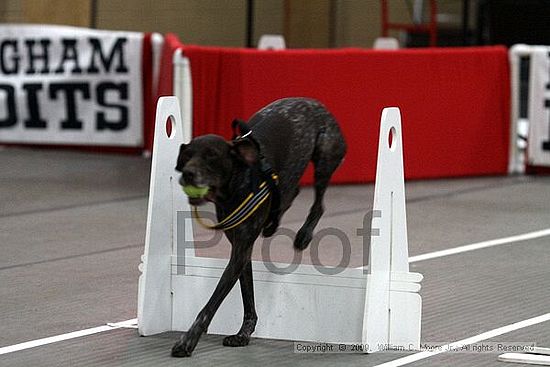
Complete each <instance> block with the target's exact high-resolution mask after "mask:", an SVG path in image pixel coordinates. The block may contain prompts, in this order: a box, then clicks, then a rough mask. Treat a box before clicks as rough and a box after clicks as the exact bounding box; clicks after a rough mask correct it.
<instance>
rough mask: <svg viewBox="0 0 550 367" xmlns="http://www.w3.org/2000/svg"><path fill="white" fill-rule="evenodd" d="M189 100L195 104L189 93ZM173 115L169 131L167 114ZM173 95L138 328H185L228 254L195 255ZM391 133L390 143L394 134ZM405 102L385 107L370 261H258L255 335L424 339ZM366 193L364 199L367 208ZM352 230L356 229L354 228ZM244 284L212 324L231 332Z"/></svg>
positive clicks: (154, 189) (390, 342) (160, 140)
mask: <svg viewBox="0 0 550 367" xmlns="http://www.w3.org/2000/svg"><path fill="white" fill-rule="evenodd" d="M186 105H190V104H189V103H186ZM167 120H170V121H172V122H173V129H172V135H171V136H170V137H168V135H167V132H166V122H167ZM190 124H191V118H190V114H189V113H186V114H185V119H184V120H183V121H182V119H181V117H180V108H179V103H178V100H177V98H176V97H163V98H161V99H160V100H159V103H158V106H157V115H156V126H155V142H154V148H153V157H152V159H153V162H152V171H151V187H150V193H149V208H148V216H147V232H146V240H145V253H144V255H143V256H142V264H141V265H140V270H141V271H142V274H141V276H140V280H139V297H138V329H139V333H140V334H141V335H152V334H156V333H160V332H164V331H170V330H179V331H186V330H187V329H188V328H189V327H190V326H191V324H192V322H193V321H194V319H195V317H196V316H197V314H198V312H199V311H200V310H201V308H202V307H203V306H204V305H205V304H206V302H207V301H208V299H209V297H210V296H211V294H212V292H213V291H214V288H215V286H216V284H217V282H218V280H219V278H220V276H221V274H222V272H223V270H224V268H225V266H226V264H227V260H224V259H214V258H205V257H197V256H195V249H194V247H193V231H192V225H193V222H192V219H191V215H190V214H189V213H190V208H189V204H188V201H187V197H186V196H185V194H184V193H183V191H182V189H181V187H180V185H179V184H178V179H179V175H178V174H177V173H176V171H175V170H174V167H175V165H176V158H177V155H178V151H179V146H180V144H181V143H183V142H184V141H185V142H186V141H188V140H189V139H190V131H191V128H190V126H191V125H190ZM390 134H391V135H392V138H391V145H390V143H389V135H390ZM402 154H403V150H402V139H401V116H400V113H399V109H397V108H386V109H384V111H383V112H382V121H381V127H380V140H379V148H378V166H377V174H376V188H375V198H374V212H373V213H374V215H373V219H372V229H373V233H372V234H371V246H370V248H369V262H370V264H369V266H368V267H367V268H364V269H363V268H357V269H355V268H346V269H338V270H340V271H333V273H335V274H331V275H327V274H322V273H321V272H319V271H318V269H317V268H316V267H315V266H313V265H305V264H297V265H296V266H295V267H294V268H293V270H292V271H286V272H284V273H281V272H280V271H277V272H275V271H273V269H274V267H277V268H279V269H283V268H288V264H278V263H264V262H262V261H253V266H252V268H253V273H254V290H255V299H256V310H257V313H258V325H257V327H256V332H255V333H254V334H253V336H254V337H259V338H272V339H285V340H293V341H312V342H327V343H338V344H342V343H345V344H361V345H363V346H366V348H364V351H366V352H376V351H379V350H382V349H387V348H388V347H390V348H392V347H403V348H408V349H410V348H416V349H418V348H419V346H420V317H421V298H420V295H419V294H418V291H419V290H420V284H419V282H420V281H421V280H422V275H420V274H417V273H411V272H409V263H408V244H407V225H406V213H405V191H404V178H403V156H402ZM367 207H368V203H365V208H367ZM350 235H355V233H354V234H350ZM238 287H239V285H238V283H237V285H236V286H235V287H234V289H233V290H232V291H231V293H230V294H229V296H228V297H227V298H226V299H225V301H224V302H223V304H222V306H221V307H220V309H219V310H218V312H217V314H216V316H215V317H214V319H213V320H212V323H211V324H210V327H209V328H208V332H209V333H213V334H228V335H229V334H234V333H235V332H236V331H237V330H238V329H239V327H240V325H241V321H242V313H243V311H242V302H241V295H240V290H239V289H238Z"/></svg>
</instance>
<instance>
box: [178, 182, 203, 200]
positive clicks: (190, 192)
mask: <svg viewBox="0 0 550 367" xmlns="http://www.w3.org/2000/svg"><path fill="white" fill-rule="evenodd" d="M183 191H184V192H185V193H186V194H187V196H189V197H190V198H194V199H198V198H203V197H204V196H205V195H206V194H207V193H208V187H197V186H193V185H185V186H183Z"/></svg>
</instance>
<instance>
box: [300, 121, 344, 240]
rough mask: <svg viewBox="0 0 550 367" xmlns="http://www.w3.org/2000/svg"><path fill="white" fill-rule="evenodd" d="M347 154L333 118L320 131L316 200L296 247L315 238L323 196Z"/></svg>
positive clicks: (314, 158) (316, 167)
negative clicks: (314, 232)
mask: <svg viewBox="0 0 550 367" xmlns="http://www.w3.org/2000/svg"><path fill="white" fill-rule="evenodd" d="M345 154H346V143H345V141H344V138H343V136H342V133H341V132H340V128H339V127H338V125H336V122H335V121H334V120H332V119H329V120H328V121H327V126H325V128H324V131H322V132H320V133H319V136H318V138H317V143H316V145H315V151H314V152H313V156H312V159H311V160H312V161H313V165H314V167H315V170H314V178H315V200H314V202H313V205H312V206H311V208H310V210H309V214H308V216H307V218H306V221H305V223H304V224H303V225H302V228H300V230H299V231H298V233H297V234H296V237H295V238H294V248H295V249H296V250H299V251H302V250H304V249H305V248H306V247H307V246H308V245H309V243H310V242H311V239H312V238H313V230H314V229H315V227H316V226H317V223H319V220H320V219H321V216H322V215H323V212H324V208H323V197H324V196H325V192H326V190H327V187H328V183H329V181H330V178H331V177H332V174H333V173H334V171H335V170H336V169H337V168H338V166H339V165H340V163H341V162H342V160H343V159H344V156H345Z"/></svg>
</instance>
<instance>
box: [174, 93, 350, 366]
mask: <svg viewBox="0 0 550 367" xmlns="http://www.w3.org/2000/svg"><path fill="white" fill-rule="evenodd" d="M246 126H248V127H249V128H250V129H251V131H250V132H249V134H245V135H246V136H242V137H239V138H237V139H234V140H233V141H225V140H224V139H223V138H222V137H220V136H217V135H205V136H200V137H197V138H195V139H193V140H192V141H191V142H190V143H189V144H183V145H182V146H181V148H180V153H179V156H178V161H177V167H176V170H177V171H179V172H181V173H182V175H181V179H180V183H181V184H182V185H184V186H185V185H193V186H202V187H208V188H209V190H208V193H207V194H206V196H204V197H203V198H189V201H190V203H191V204H192V205H200V204H202V203H203V202H204V201H205V200H208V201H212V202H214V203H215V206H216V215H217V217H218V220H222V219H223V218H225V217H226V216H227V215H229V214H230V213H232V212H233V210H234V209H235V208H237V207H238V206H239V205H240V203H242V202H243V200H244V199H245V198H246V196H247V195H248V194H250V192H251V190H255V187H254V186H256V185H257V183H259V182H261V181H264V179H267V180H268V178H266V174H265V172H266V171H274V172H275V173H276V174H277V175H278V178H277V185H276V189H275V190H274V189H273V188H272V187H271V186H270V189H271V190H270V191H272V195H271V196H272V198H271V199H272V205H271V206H270V205H269V204H267V203H266V204H263V205H262V206H261V207H259V209H258V210H257V211H256V212H255V213H254V214H253V215H252V216H251V217H250V218H248V219H247V220H246V221H244V222H243V223H241V224H240V225H239V226H237V227H235V228H232V229H228V230H225V235H226V236H227V238H228V239H229V241H230V242H231V246H232V249H231V257H230V259H229V264H228V265H227V268H226V269H225V271H224V272H223V275H222V277H221V279H220V281H219V283H218V285H217V287H216V289H215V291H214V294H213V295H212V296H211V298H210V300H209V301H208V303H207V304H206V306H205V307H204V308H203V309H202V310H201V312H200V313H199V315H198V316H197V318H196V320H195V322H194V323H193V325H192V326H191V328H190V329H189V331H188V332H187V333H186V334H184V335H182V337H181V339H180V340H179V341H178V342H177V343H176V344H175V345H174V347H173V348H172V356H175V357H187V356H190V355H191V353H192V352H193V350H194V349H195V346H196V345H197V342H198V341H199V338H200V336H201V335H202V333H204V332H206V330H207V328H208V325H209V324H210V321H211V320H212V317H213V316H214V314H215V313H216V311H217V310H218V308H219V307H220V305H221V303H222V301H223V300H224V299H225V297H226V296H227V294H228V293H229V291H230V290H231V289H232V288H233V286H234V285H235V283H236V281H237V279H239V282H240V285H241V293H242V299H243V306H244V320H243V324H242V327H241V329H240V330H239V332H238V333H237V334H236V335H232V336H228V337H226V338H225V339H224V340H223V345H226V346H233V347H240V346H245V345H247V344H248V342H249V340H250V335H251V334H252V333H253V332H254V329H255V327H256V321H257V319H258V317H257V315H256V310H255V307H254V288H253V283H252V264H251V262H250V259H251V254H252V246H253V244H254V241H255V240H256V238H257V237H258V236H259V235H260V233H262V234H263V236H265V237H268V236H271V235H273V233H274V232H275V231H276V230H277V226H278V223H279V219H280V217H281V215H282V214H283V213H284V212H285V211H286V210H287V209H288V208H289V207H290V205H291V204H292V201H293V200H294V198H295V197H296V196H297V195H298V192H299V181H300V178H301V177H302V175H303V173H304V171H305V169H306V167H307V165H308V163H309V162H310V161H312V162H313V164H314V168H315V170H314V177H315V201H314V203H313V206H312V207H311V209H310V212H309V215H308V216H307V219H306V221H305V223H304V224H303V226H302V228H300V230H299V231H298V233H297V235H296V238H295V239H294V247H295V249H297V250H300V251H301V250H303V249H305V248H306V247H307V245H308V244H309V243H310V241H311V239H312V236H313V230H314V228H315V226H316V225H317V223H318V222H319V219H320V218H321V216H322V214H323V196H324V194H325V191H326V189H327V186H328V183H329V180H330V178H331V176H332V174H333V172H334V171H335V170H336V168H338V166H339V165H340V163H341V162H342V160H343V158H344V155H345V153H346V143H345V141H344V138H343V136H342V133H341V131H340V128H339V127H338V124H337V122H336V120H335V119H334V117H333V116H332V115H331V114H330V112H328V111H327V109H326V108H325V107H324V106H323V105H322V104H321V103H319V102H317V101H315V100H311V99H306V98H286V99H281V100H278V101H275V102H273V103H271V104H270V105H268V106H266V107H264V108H263V109H262V110H260V111H259V112H257V113H256V114H255V115H254V116H252V118H251V119H250V121H249V123H248V125H246ZM274 198H276V200H275V201H276V202H275V203H273V199H274ZM273 204H274V205H273ZM274 206H275V207H274Z"/></svg>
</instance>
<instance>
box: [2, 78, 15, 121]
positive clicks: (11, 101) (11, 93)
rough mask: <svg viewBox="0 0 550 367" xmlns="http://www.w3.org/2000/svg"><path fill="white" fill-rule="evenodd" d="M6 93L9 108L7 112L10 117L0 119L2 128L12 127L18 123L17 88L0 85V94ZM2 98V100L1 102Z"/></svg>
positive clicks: (7, 107)
mask: <svg viewBox="0 0 550 367" xmlns="http://www.w3.org/2000/svg"><path fill="white" fill-rule="evenodd" d="M3 90H4V91H6V95H7V98H6V99H5V101H6V103H7V106H6V109H5V111H7V112H8V115H7V116H6V118H5V119H0V127H11V126H13V125H15V124H16V123H17V109H16V108H15V88H13V86H11V85H9V84H0V94H1V92H2V91H3ZM1 100H2V98H0V101H1Z"/></svg>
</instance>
